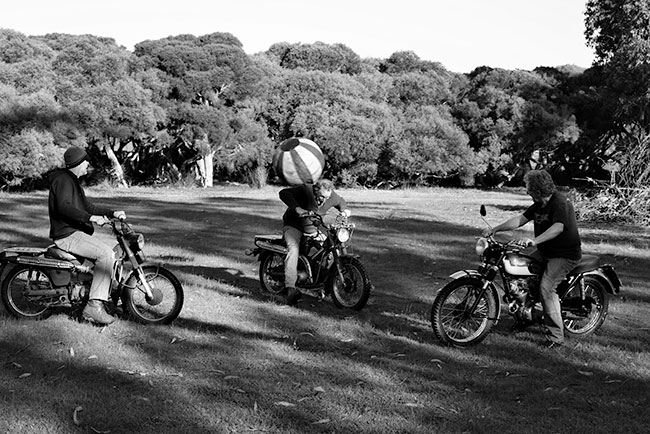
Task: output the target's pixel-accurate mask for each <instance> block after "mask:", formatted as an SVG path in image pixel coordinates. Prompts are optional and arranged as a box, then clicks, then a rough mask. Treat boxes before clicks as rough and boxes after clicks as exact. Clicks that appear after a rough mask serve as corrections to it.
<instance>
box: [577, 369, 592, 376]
mask: <svg viewBox="0 0 650 434" xmlns="http://www.w3.org/2000/svg"><path fill="white" fill-rule="evenodd" d="M578 374H580V375H584V376H585V377H591V376H593V375H594V373H593V372H589V371H580V370H578Z"/></svg>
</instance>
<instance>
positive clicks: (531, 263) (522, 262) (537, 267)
mask: <svg viewBox="0 0 650 434" xmlns="http://www.w3.org/2000/svg"><path fill="white" fill-rule="evenodd" d="M503 265H504V268H505V270H506V273H508V274H510V275H513V276H534V275H536V274H539V273H540V272H541V270H542V265H541V264H540V262H539V261H538V260H536V259H535V258H532V257H530V256H525V255H521V254H518V253H509V254H507V255H506V257H505V259H504V260H503Z"/></svg>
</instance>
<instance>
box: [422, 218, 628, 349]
mask: <svg viewBox="0 0 650 434" xmlns="http://www.w3.org/2000/svg"><path fill="white" fill-rule="evenodd" d="M480 214H481V218H482V219H483V221H484V222H485V218H484V217H485V216H486V211H485V206H483V205H481V209H480ZM485 223H486V224H487V225H488V227H489V226H490V225H489V224H488V223H487V222H485ZM490 229H491V228H490ZM476 253H477V254H478V255H479V257H480V258H481V264H480V266H479V267H478V269H476V270H462V271H457V272H455V273H453V274H452V275H451V276H450V277H451V278H452V279H453V280H452V281H450V282H449V283H447V284H446V285H445V286H444V287H443V288H442V289H441V290H440V291H439V292H438V294H437V295H436V298H435V300H434V302H433V306H432V308H431V326H432V327H433V331H434V333H435V334H436V336H437V337H438V339H439V340H440V341H441V342H442V343H444V344H448V345H452V346H455V347H469V346H472V345H476V344H478V343H479V342H481V341H482V340H483V339H485V337H486V336H487V335H488V333H490V330H491V329H492V327H493V326H494V325H495V324H496V323H497V322H498V320H499V319H500V316H501V304H500V301H499V292H498V291H497V286H498V281H497V277H498V276H500V277H501V282H502V286H501V288H500V290H501V292H502V293H503V294H504V295H503V302H504V303H505V304H507V307H508V313H509V314H510V315H512V316H513V317H514V318H515V319H516V320H517V321H518V322H519V324H531V323H541V322H542V321H543V310H542V307H541V302H540V294H539V282H540V279H541V276H542V273H543V271H544V263H543V260H542V258H541V257H539V256H538V255H536V254H534V253H533V252H530V249H527V248H525V247H524V246H522V245H521V244H520V243H518V242H517V241H509V242H505V243H504V242H499V241H497V240H495V239H494V237H493V235H489V236H487V237H483V238H479V240H478V241H477V243H476ZM620 288H621V282H620V280H619V278H618V275H617V274H616V271H615V270H614V267H612V266H611V265H608V264H607V265H600V261H599V258H598V257H597V256H593V255H583V256H582V259H581V260H580V262H579V264H578V265H577V266H576V267H575V268H574V269H573V270H572V271H570V272H569V273H568V274H567V276H566V278H565V279H564V280H563V281H562V282H561V283H560V285H559V286H558V288H557V293H558V295H559V297H560V305H561V311H562V319H563V322H564V330H565V333H566V334H567V335H570V336H586V335H589V334H592V333H594V332H595V331H596V330H598V329H599V328H600V327H601V326H602V324H603V322H604V321H605V318H606V316H607V310H608V307H609V300H608V294H612V295H613V294H617V293H618V292H619V291H620Z"/></svg>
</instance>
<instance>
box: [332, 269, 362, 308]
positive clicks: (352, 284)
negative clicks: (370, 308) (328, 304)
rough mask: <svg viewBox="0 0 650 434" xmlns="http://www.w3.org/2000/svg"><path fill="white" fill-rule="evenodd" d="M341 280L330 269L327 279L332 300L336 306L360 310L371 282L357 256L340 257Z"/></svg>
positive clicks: (334, 271)
mask: <svg viewBox="0 0 650 434" xmlns="http://www.w3.org/2000/svg"><path fill="white" fill-rule="evenodd" d="M341 268H342V269H343V273H342V274H343V280H341V276H340V275H339V274H338V273H337V272H336V270H335V269H333V270H332V273H334V274H333V276H332V277H331V278H330V280H329V282H328V283H329V285H330V288H329V290H330V293H331V294H332V301H333V302H334V305H336V306H337V307H345V308H349V309H354V310H361V309H362V308H363V307H364V306H365V305H366V303H367V302H368V298H369V297H370V289H371V287H372V284H371V283H370V279H369V278H368V273H367V272H366V269H365V267H364V266H363V264H362V263H361V261H359V260H358V259H357V258H352V257H345V258H341Z"/></svg>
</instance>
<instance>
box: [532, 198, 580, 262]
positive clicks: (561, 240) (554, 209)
mask: <svg viewBox="0 0 650 434" xmlns="http://www.w3.org/2000/svg"><path fill="white" fill-rule="evenodd" d="M524 217H525V218H527V219H528V220H532V221H533V223H534V225H535V236H536V237H537V236H539V235H540V234H542V233H544V232H545V231H546V230H547V229H548V228H550V227H551V226H553V224H555V223H562V224H563V225H564V230H563V231H562V233H560V234H559V235H558V236H557V237H555V238H553V239H552V240H548V241H545V242H543V243H540V244H538V245H537V250H539V251H540V253H541V254H542V255H544V257H546V258H566V259H574V260H578V259H580V258H581V257H582V248H581V246H580V235H579V234H578V222H577V221H576V213H575V211H574V209H573V205H572V204H571V202H569V201H568V200H567V199H566V197H564V195H563V194H562V193H560V192H557V191H556V192H555V193H553V195H552V196H551V198H550V199H549V201H548V203H547V204H546V205H542V204H540V203H534V204H533V205H531V206H530V207H529V208H528V209H527V210H526V211H525V212H524Z"/></svg>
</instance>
